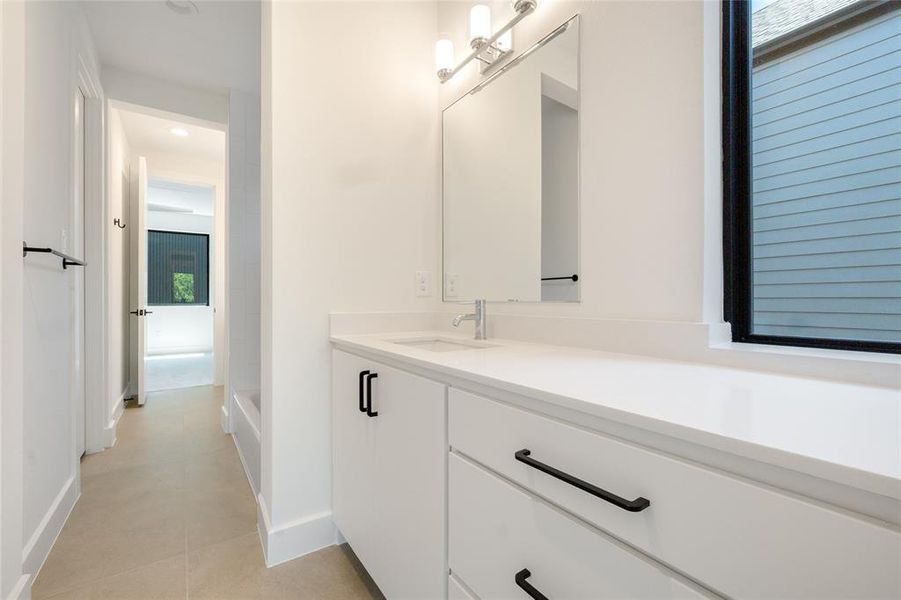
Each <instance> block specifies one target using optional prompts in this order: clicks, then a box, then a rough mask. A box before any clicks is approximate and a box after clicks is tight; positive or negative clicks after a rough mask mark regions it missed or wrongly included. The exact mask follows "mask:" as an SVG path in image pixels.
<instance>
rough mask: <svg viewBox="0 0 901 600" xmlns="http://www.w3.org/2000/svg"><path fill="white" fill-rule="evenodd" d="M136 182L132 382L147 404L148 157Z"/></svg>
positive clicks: (141, 162) (140, 401)
mask: <svg viewBox="0 0 901 600" xmlns="http://www.w3.org/2000/svg"><path fill="white" fill-rule="evenodd" d="M135 175H136V176H134V177H132V180H133V181H134V182H135V188H136V189H135V193H133V194H132V210H131V214H132V215H134V217H133V219H132V221H133V223H134V229H133V230H132V233H131V252H130V255H131V256H130V258H131V273H130V277H129V283H130V284H131V294H130V297H131V302H130V306H131V310H130V313H131V327H130V328H129V329H130V335H129V341H130V345H131V351H130V352H129V355H130V356H131V369H130V371H131V382H132V384H131V385H132V389H133V392H134V395H135V397H137V400H138V404H140V405H143V404H144V401H145V394H144V355H145V354H146V350H147V333H146V332H147V315H148V312H147V223H146V221H147V219H146V216H147V159H146V158H144V157H143V156H141V157H139V158H138V168H137V173H136V174H135Z"/></svg>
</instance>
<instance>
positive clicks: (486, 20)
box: [469, 4, 491, 41]
mask: <svg viewBox="0 0 901 600" xmlns="http://www.w3.org/2000/svg"><path fill="white" fill-rule="evenodd" d="M490 37H491V9H490V8H488V5H487V4H476V5H475V6H473V7H472V9H471V10H470V11H469V40H470V41H472V40H476V39H488V38H490Z"/></svg>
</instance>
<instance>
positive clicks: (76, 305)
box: [63, 88, 86, 456]
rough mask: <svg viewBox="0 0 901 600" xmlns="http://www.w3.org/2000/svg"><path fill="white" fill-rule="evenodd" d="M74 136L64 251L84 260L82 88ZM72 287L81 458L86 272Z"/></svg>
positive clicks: (75, 272) (76, 273) (75, 274)
mask: <svg viewBox="0 0 901 600" xmlns="http://www.w3.org/2000/svg"><path fill="white" fill-rule="evenodd" d="M74 110H75V112H74V116H75V132H74V134H75V135H74V138H73V143H74V147H73V159H74V160H73V168H74V173H73V176H74V185H73V192H74V193H73V196H72V234H71V235H70V236H69V237H70V239H69V243H68V248H64V249H63V251H64V252H67V253H68V254H71V255H72V256H75V257H76V258H83V257H84V221H85V219H84V211H85V197H84V196H85V194H84V191H85V157H84V154H85V153H84V144H85V119H84V110H85V96H84V92H82V91H81V89H80V88H76V90H75V107H74ZM71 271H72V275H71V276H70V277H71V279H70V280H69V281H70V286H71V288H70V289H71V291H72V298H73V306H72V308H73V318H72V327H73V334H74V335H73V340H74V347H73V361H72V367H73V372H72V384H73V389H72V394H73V401H74V403H75V410H74V412H75V415H74V418H75V452H76V456H81V455H82V454H84V452H85V445H86V444H85V374H84V368H85V363H84V324H85V312H84V269H83V268H74V269H71Z"/></svg>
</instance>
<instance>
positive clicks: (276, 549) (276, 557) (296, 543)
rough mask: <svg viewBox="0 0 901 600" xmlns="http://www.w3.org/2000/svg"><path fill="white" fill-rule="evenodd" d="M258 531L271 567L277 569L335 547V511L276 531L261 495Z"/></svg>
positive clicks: (281, 527) (319, 514) (302, 520)
mask: <svg viewBox="0 0 901 600" xmlns="http://www.w3.org/2000/svg"><path fill="white" fill-rule="evenodd" d="M257 529H258V530H259V532H260V542H261V543H262V544H263V556H264V557H265V558H266V566H267V567H274V566H275V565H279V564H281V563H283V562H287V561H289V560H293V559H295V558H298V557H301V556H303V555H305V554H309V553H310V552H315V551H316V550H321V549H322V548H326V547H328V546H334V545H335V540H336V529H335V524H334V523H333V522H332V512H331V511H325V512H321V513H318V514H315V515H310V516H309V517H305V518H303V519H297V520H296V521H292V522H290V523H286V524H285V525H280V526H279V527H275V528H273V527H272V524H271V523H270V522H269V516H268V511H267V510H266V503H265V501H264V500H263V496H262V494H257Z"/></svg>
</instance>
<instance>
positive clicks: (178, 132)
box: [169, 127, 188, 137]
mask: <svg viewBox="0 0 901 600" xmlns="http://www.w3.org/2000/svg"><path fill="white" fill-rule="evenodd" d="M169 133H171V134H172V135H174V136H177V137H188V130H187V129H182V128H181V127H173V128H172V129H170V130H169Z"/></svg>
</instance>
